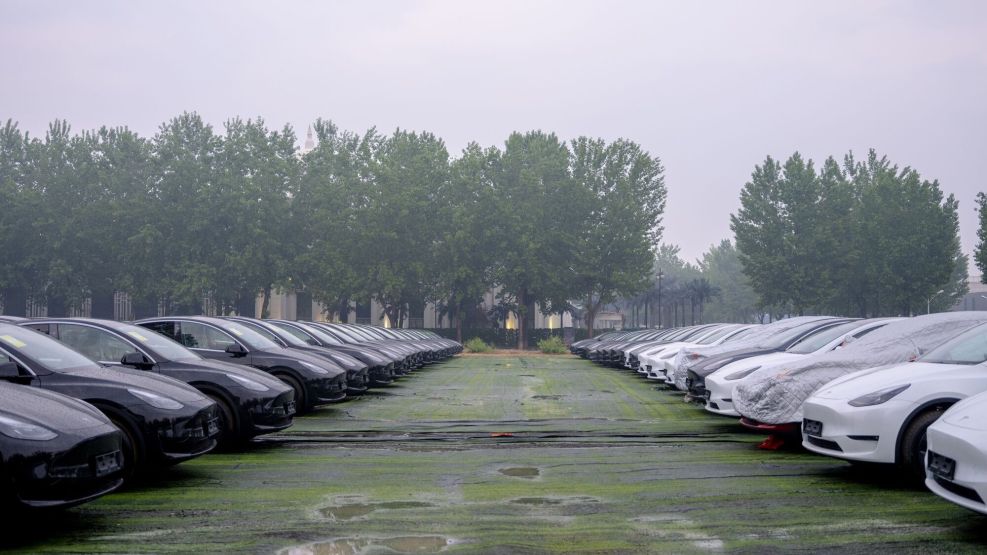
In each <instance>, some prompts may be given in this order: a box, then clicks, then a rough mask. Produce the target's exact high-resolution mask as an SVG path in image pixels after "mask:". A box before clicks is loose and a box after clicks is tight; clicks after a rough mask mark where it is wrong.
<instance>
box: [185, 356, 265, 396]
mask: <svg viewBox="0 0 987 555" xmlns="http://www.w3.org/2000/svg"><path fill="white" fill-rule="evenodd" d="M168 365H169V366H170V367H172V368H176V369H178V368H180V369H185V370H195V371H200V372H207V373H215V374H233V375H235V376H240V377H243V378H249V379H251V380H253V381H255V382H260V383H262V384H264V385H266V386H267V387H270V388H275V389H277V388H279V386H281V385H282V384H283V382H282V381H281V380H279V379H277V378H275V377H273V376H271V375H270V374H268V373H267V372H264V371H262V370H257V369H256V368H252V367H250V366H244V365H242V364H233V363H232V362H223V361H221V360H210V359H207V358H204V359H200V360H173V361H170V362H168Z"/></svg>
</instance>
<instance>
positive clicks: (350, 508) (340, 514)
mask: <svg viewBox="0 0 987 555" xmlns="http://www.w3.org/2000/svg"><path fill="white" fill-rule="evenodd" d="M434 506H435V505H433V504H431V503H425V502H424V501H387V502H384V503H354V504H352V505H337V506H334V507H326V508H324V509H320V510H319V512H320V513H322V516H324V517H327V518H331V519H335V520H350V519H352V518H359V517H361V516H366V515H368V514H370V513H372V512H374V511H378V510H396V509H427V508H429V507H434Z"/></svg>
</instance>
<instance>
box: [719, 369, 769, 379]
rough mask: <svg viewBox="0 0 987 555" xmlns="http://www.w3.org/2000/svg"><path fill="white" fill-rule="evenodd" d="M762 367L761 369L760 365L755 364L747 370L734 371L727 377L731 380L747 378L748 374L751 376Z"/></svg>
mask: <svg viewBox="0 0 987 555" xmlns="http://www.w3.org/2000/svg"><path fill="white" fill-rule="evenodd" d="M760 369H761V367H760V366H755V367H753V368H748V369H747V370H741V371H740V372H734V373H733V374H730V375H729V376H727V377H726V378H725V379H727V380H730V381H734V380H739V379H741V378H746V377H747V376H750V375H751V374H753V373H754V372H755V371H757V370H760Z"/></svg>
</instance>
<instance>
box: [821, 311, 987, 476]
mask: <svg viewBox="0 0 987 555" xmlns="http://www.w3.org/2000/svg"><path fill="white" fill-rule="evenodd" d="M985 362H987V324H981V325H979V326H976V327H975V328H973V329H971V330H968V331H966V332H964V333H962V334H960V335H959V336H957V337H954V338H953V339H950V340H949V341H947V342H945V343H943V344H942V345H940V346H939V347H936V348H935V349H932V350H931V351H929V352H928V353H926V354H925V355H923V356H922V357H920V358H919V359H918V360H917V361H915V362H906V363H903V364H898V365H895V366H891V367H888V368H883V369H881V370H877V371H864V372H858V373H854V374H850V375H848V376H845V377H843V378H837V379H836V380H833V381H832V382H830V383H828V384H827V385H825V386H824V387H823V388H822V389H820V390H819V391H817V392H816V393H814V394H812V396H810V397H809V398H808V399H807V400H806V401H805V405H804V406H803V409H802V411H803V414H804V416H803V420H802V438H803V442H802V444H803V445H804V446H805V448H806V449H808V450H810V451H814V452H816V453H820V454H823V455H829V456H831V457H837V458H841V459H848V460H854V461H867V462H875V463H886V464H895V465H897V466H898V467H899V468H900V469H901V470H903V471H904V472H906V473H907V474H909V475H911V476H913V477H915V478H920V477H921V478H924V477H925V450H926V430H927V429H928V428H929V426H930V425H931V424H932V423H933V422H935V421H936V420H937V419H938V418H939V417H940V416H941V415H942V413H943V412H944V411H945V410H946V409H948V408H949V407H950V406H952V405H953V404H954V403H956V402H957V401H959V400H961V399H965V398H966V397H969V396H971V395H976V394H977V393H981V392H983V391H987V365H985V364H984V363H985Z"/></svg>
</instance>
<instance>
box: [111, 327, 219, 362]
mask: <svg viewBox="0 0 987 555" xmlns="http://www.w3.org/2000/svg"><path fill="white" fill-rule="evenodd" d="M115 327H116V328H117V329H118V331H120V332H121V333H123V334H125V335H126V336H127V337H129V338H130V339H131V340H133V341H137V342H138V344H140V345H144V346H146V347H147V348H148V349H150V350H152V351H154V352H155V353H157V354H159V355H161V356H162V357H164V358H165V359H167V360H175V361H184V360H199V359H201V358H202V357H200V356H199V355H197V354H195V353H194V352H192V351H190V350H188V349H186V348H185V347H184V346H183V345H182V344H181V343H179V342H177V341H174V340H172V339H171V338H170V337H166V336H164V335H161V334H160V333H157V332H154V331H151V330H149V329H147V328H142V327H140V326H131V325H129V324H116V325H115Z"/></svg>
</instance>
